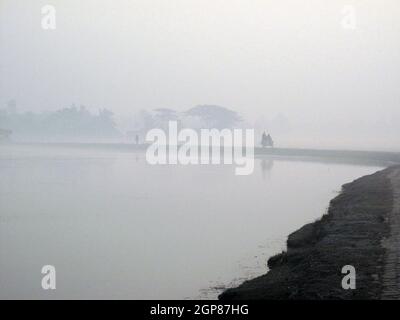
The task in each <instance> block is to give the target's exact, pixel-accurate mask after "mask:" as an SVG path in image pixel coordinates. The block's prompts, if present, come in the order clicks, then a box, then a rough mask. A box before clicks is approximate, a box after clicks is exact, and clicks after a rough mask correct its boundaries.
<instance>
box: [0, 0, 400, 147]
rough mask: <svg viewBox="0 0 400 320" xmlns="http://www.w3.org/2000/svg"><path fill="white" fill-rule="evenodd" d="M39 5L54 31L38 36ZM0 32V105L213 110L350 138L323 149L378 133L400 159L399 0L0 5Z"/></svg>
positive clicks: (109, 0) (72, 0)
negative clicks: (277, 119)
mask: <svg viewBox="0 0 400 320" xmlns="http://www.w3.org/2000/svg"><path fill="white" fill-rule="evenodd" d="M46 4H50V5H54V6H55V8H56V10H57V16H56V17H57V28H56V30H43V29H42V27H41V19H42V14H41V8H42V6H43V5H46ZM346 5H347V6H348V5H351V6H353V8H354V9H355V14H356V15H355V17H356V28H355V29H346V28H343V26H342V19H343V17H344V14H343V9H344V6H346ZM0 28H1V30H0V31H1V38H0V68H1V69H0V105H4V104H5V103H6V102H7V100H9V99H16V100H17V102H18V106H19V107H20V109H22V110H32V111H39V110H51V109H57V108H60V107H65V106H69V105H71V103H73V102H74V103H76V104H84V105H86V106H88V107H93V108H97V107H107V108H109V109H111V110H113V111H114V112H115V113H117V114H120V115H129V114H132V113H134V112H136V111H138V110H139V109H143V108H146V109H152V108H159V107H170V108H176V109H178V110H184V109H187V108H189V107H192V106H194V105H197V104H218V105H222V106H226V107H228V108H232V109H234V110H236V111H238V112H240V113H242V114H243V115H244V116H245V117H246V118H247V119H249V120H250V121H254V120H256V119H257V118H260V117H266V118H269V117H272V116H275V115H276V114H279V113H281V114H283V115H285V116H286V117H287V118H288V119H289V121H290V123H291V124H293V126H294V127H296V125H298V126H299V127H301V128H303V129H304V130H305V131H307V130H308V131H310V132H314V134H315V133H318V132H319V130H322V131H327V132H330V133H332V132H335V131H336V130H337V131H341V132H345V133H346V137H347V138H348V133H354V137H356V136H357V138H354V139H353V140H352V139H349V140H348V141H344V140H340V139H339V140H337V141H336V142H332V143H331V144H332V146H333V145H335V146H336V145H337V146H340V145H341V144H343V145H355V144H356V143H359V142H362V141H363V140H365V141H368V140H369V141H372V140H371V139H374V138H371V137H375V136H378V135H379V137H380V139H383V140H377V141H375V142H374V144H376V145H379V144H380V145H382V144H383V142H382V141H384V143H387V148H398V149H400V138H399V137H400V125H399V122H400V107H399V106H400V86H399V84H400V72H399V71H400V41H399V39H400V37H399V36H400V2H399V1H398V0H373V1H372V0H360V1H342V0H330V1H322V0H318V1H316V0H273V1H272V0H137V1H135V0H47V1H39V0H29V1H26V0H0ZM397 127H399V129H398V128H397ZM306 129H307V130H306ZM322 131H321V132H322ZM376 131H379V133H376ZM331 135H332V134H331ZM381 136H382V137H381ZM330 139H331V138H330ZM343 139H344V138H343ZM331 140H332V139H331ZM327 141H328V140H327ZM329 141H330V140H329ZM332 141H333V140H332ZM311 144H312V143H311ZM360 146H361V144H360ZM363 147H365V146H363ZM367 147H368V146H367Z"/></svg>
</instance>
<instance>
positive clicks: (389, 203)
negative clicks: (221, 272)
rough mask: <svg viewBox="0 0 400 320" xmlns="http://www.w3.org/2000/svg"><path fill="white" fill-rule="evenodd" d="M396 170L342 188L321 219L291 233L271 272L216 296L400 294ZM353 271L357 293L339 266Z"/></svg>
mask: <svg viewBox="0 0 400 320" xmlns="http://www.w3.org/2000/svg"><path fill="white" fill-rule="evenodd" d="M399 189H400V166H396V167H390V168H388V169H385V170H383V171H379V172H377V173H375V174H372V175H369V176H365V177H362V178H360V179H358V180H355V181H354V182H352V183H349V184H346V185H344V186H343V190H342V192H341V194H340V195H339V196H337V197H336V198H335V199H333V200H332V201H331V203H330V206H329V210H328V213H327V214H326V215H324V216H323V217H322V218H321V219H320V220H318V221H316V222H314V223H311V224H307V225H305V226H303V227H302V228H301V229H299V230H297V231H296V232H294V233H292V234H291V235H290V236H289V237H288V240H287V251H286V252H282V253H281V254H278V255H276V256H273V257H271V258H270V259H269V261H268V266H269V268H270V271H269V272H268V273H267V274H265V275H263V276H260V277H258V278H256V279H253V280H249V281H246V282H244V283H243V284H242V285H240V286H239V287H238V288H232V289H228V290H226V291H225V292H223V293H222V294H221V295H220V296H219V298H220V299H221V300H237V299H381V298H396V297H398V296H399V290H398V288H399V286H398V283H399V281H398V277H397V275H400V267H399V263H398V261H400V242H399V241H400V217H398V214H399V210H398V209H399V208H398V207H396V204H397V205H399V201H400V200H399V194H400V192H399ZM345 265H352V266H354V267H355V270H356V289H355V290H344V289H343V288H342V279H343V277H344V276H345V275H344V274H342V272H341V271H342V268H343V266H345Z"/></svg>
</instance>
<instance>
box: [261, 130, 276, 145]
mask: <svg viewBox="0 0 400 320" xmlns="http://www.w3.org/2000/svg"><path fill="white" fill-rule="evenodd" d="M261 146H262V147H263V148H267V147H271V148H273V147H274V141H273V140H272V137H271V135H270V134H268V135H267V134H266V133H265V131H264V132H263V134H262V137H261Z"/></svg>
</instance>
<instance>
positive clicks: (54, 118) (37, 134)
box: [0, 101, 119, 139]
mask: <svg viewBox="0 0 400 320" xmlns="http://www.w3.org/2000/svg"><path fill="white" fill-rule="evenodd" d="M0 128H2V129H6V130H12V132H13V137H14V136H16V137H19V138H26V139H29V138H30V139H37V138H50V139H51V138H54V139H57V138H60V139H62V138H66V139H71V138H113V137H117V136H118V135H119V132H118V130H117V129H116V125H115V122H114V120H113V113H112V112H111V111H109V110H107V109H101V110H99V111H98V112H97V113H92V112H90V111H89V110H87V109H86V108H85V107H84V106H80V107H76V106H74V105H73V106H71V107H69V108H63V109H60V110H57V111H52V112H41V113H34V112H23V113H20V112H18V110H17V108H16V104H15V102H13V101H11V102H9V103H8V105H7V107H6V108H4V109H0Z"/></svg>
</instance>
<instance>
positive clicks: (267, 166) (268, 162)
mask: <svg viewBox="0 0 400 320" xmlns="http://www.w3.org/2000/svg"><path fill="white" fill-rule="evenodd" d="M260 165H261V172H262V177H263V179H264V180H265V179H266V178H268V179H269V178H270V177H271V170H272V168H273V167H274V160H273V159H265V158H263V159H261V162H260Z"/></svg>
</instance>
